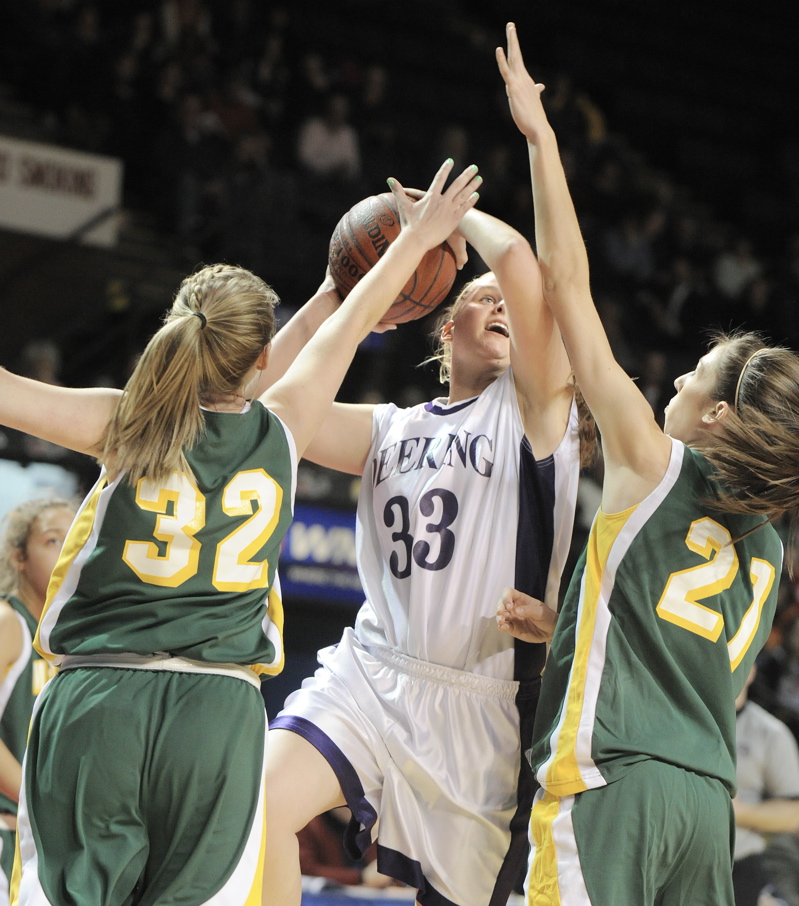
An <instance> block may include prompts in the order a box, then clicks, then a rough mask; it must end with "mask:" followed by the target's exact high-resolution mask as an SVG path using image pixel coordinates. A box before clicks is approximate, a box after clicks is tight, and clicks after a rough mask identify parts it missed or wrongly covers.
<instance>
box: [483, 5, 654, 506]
mask: <svg viewBox="0 0 799 906" xmlns="http://www.w3.org/2000/svg"><path fill="white" fill-rule="evenodd" d="M507 40H508V52H507V56H506V54H505V53H504V51H503V50H502V48H497V62H498V64H499V69H500V72H501V73H502V77H503V79H504V80H505V85H506V88H507V94H508V101H509V103H510V109H511V114H512V116H513V119H514V122H515V123H516V125H517V126H518V128H519V130H520V131H521V132H522V133H523V134H524V136H525V137H526V139H527V146H528V153H529V157H530V172H531V176H532V183H533V198H534V204H535V224H536V246H537V249H538V258H539V263H540V265H541V272H542V274H543V285H544V297H545V299H546V301H547V304H548V305H549V306H550V308H551V309H552V312H553V314H554V316H555V318H556V320H557V322H558V325H559V327H560V331H561V333H562V335H563V339H564V342H565V344H566V350H567V352H568V355H569V359H570V360H571V365H572V368H573V369H574V373H575V375H576V377H577V382H578V383H579V385H580V389H581V390H582V392H583V395H584V396H585V399H586V402H587V403H588V405H589V407H590V408H591V411H592V412H593V414H594V418H595V419H596V422H597V425H598V427H599V430H600V432H601V434H602V447H603V452H604V457H605V482H604V487H603V499H602V502H603V507H604V509H605V510H606V511H607V512H615V511H618V510H620V509H624V508H626V507H628V506H632V505H633V504H635V503H638V502H640V500H642V499H643V498H644V497H645V496H646V495H647V494H648V493H649V491H651V489H652V488H653V487H654V486H655V485H656V484H657V483H658V481H659V480H660V479H661V477H662V476H663V473H664V472H665V469H666V466H667V464H668V460H669V455H670V449H671V443H670V441H669V439H668V438H667V437H666V436H665V435H664V434H663V433H662V432H661V431H660V429H659V428H658V426H657V424H656V422H655V419H654V415H653V413H652V409H651V407H650V406H649V404H648V403H647V401H646V399H645V398H644V397H643V395H642V394H641V393H640V392H639V391H638V389H637V387H636V386H635V384H634V383H633V382H632V381H631V380H630V379H629V377H628V376H627V375H626V374H625V372H624V370H623V369H622V368H621V366H620V365H619V364H618V363H617V362H616V360H615V358H614V357H613V352H612V350H611V348H610V344H609V342H608V339H607V336H606V335H605V330H604V328H603V326H602V322H601V321H600V319H599V315H598V314H597V311H596V308H595V307H594V302H593V299H592V298H591V290H590V285H589V271H588V256H587V254H586V251H585V245H584V243H583V238H582V235H581V233H580V226H579V223H578V221H577V215H576V213H575V210H574V204H573V203H572V199H571V195H570V193H569V188H568V185H567V183H566V175H565V173H564V170H563V165H562V163H561V160H560V155H559V153H558V145H557V141H556V138H555V133H554V131H553V130H552V127H551V126H550V124H549V122H548V120H547V118H546V114H545V113H544V108H543V105H542V103H541V92H542V91H543V89H544V86H543V85H539V84H536V83H535V82H534V81H533V79H532V78H531V77H530V75H529V74H528V72H527V70H526V69H525V66H524V60H523V58H522V54H521V50H520V48H519V40H518V37H517V34H516V27H515V26H514V25H513V24H512V23H511V24H509V25H508V26H507Z"/></svg>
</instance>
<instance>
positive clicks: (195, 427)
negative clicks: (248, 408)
mask: <svg viewBox="0 0 799 906" xmlns="http://www.w3.org/2000/svg"><path fill="white" fill-rule="evenodd" d="M277 302H278V299H277V295H276V294H275V292H274V290H272V289H271V287H269V286H268V285H267V284H266V283H264V281H263V280H261V279H260V278H259V277H256V276H255V275H254V274H252V273H251V272H250V271H247V270H244V269H243V268H240V267H231V266H229V265H222V264H217V265H211V266H208V267H204V268H202V269H201V270H199V271H198V272H197V273H195V274H192V275H191V276H189V277H187V278H186V279H185V280H184V281H183V282H182V283H181V285H180V289H179V290H178V293H177V295H176V297H175V301H174V303H173V305H172V308H171V309H170V310H169V312H168V313H167V315H166V318H165V320H164V325H163V326H162V327H161V329H160V330H159V331H158V332H157V333H156V334H155V335H154V336H153V337H152V339H151V340H150V342H149V343H148V344H147V346H146V348H145V350H144V352H143V353H142V355H141V358H140V359H139V361H138V364H137V365H136V368H135V370H134V372H133V374H132V375H131V378H130V380H129V381H128V383H127V386H126V387H125V391H124V394H123V396H122V398H121V400H120V402H119V405H118V406H117V409H116V412H115V413H114V416H113V418H112V419H111V421H110V422H109V425H108V428H107V429H106V433H105V437H104V438H103V447H102V449H103V453H102V456H101V457H100V459H101V462H103V463H104V464H105V465H106V467H107V468H108V469H109V472H111V473H112V474H118V473H120V472H125V473H127V478H128V480H129V481H130V482H131V483H132V484H135V483H136V482H137V481H138V480H139V479H140V478H142V477H144V476H146V477H147V478H150V479H152V480H154V481H162V480H164V479H165V478H166V477H167V476H168V475H169V474H170V473H172V472H173V471H183V472H187V473H190V470H189V467H188V463H187V462H186V457H185V455H184V450H187V449H191V447H193V446H194V444H195V443H197V441H198V440H199V438H200V437H201V436H202V433H203V430H204V424H205V422H204V418H203V413H202V410H201V408H200V406H201V405H202V404H203V403H204V402H208V401H209V400H211V399H219V398H225V397H234V396H235V395H236V393H237V392H239V391H240V390H241V389H242V383H243V381H244V377H245V375H246V374H247V372H248V371H249V370H250V368H252V366H253V365H254V364H255V361H256V359H257V358H258V356H259V355H260V353H261V351H262V350H263V348H264V347H265V346H266V345H267V344H268V343H269V342H271V339H272V336H273V334H274V329H275V315H274V307H275V305H276V304H277Z"/></svg>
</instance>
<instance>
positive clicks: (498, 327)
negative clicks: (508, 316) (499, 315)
mask: <svg viewBox="0 0 799 906" xmlns="http://www.w3.org/2000/svg"><path fill="white" fill-rule="evenodd" d="M486 330H490V331H491V332H492V333H498V334H499V335H500V336H502V337H506V338H507V337H509V336H510V334H509V333H508V328H507V327H506V326H505V325H504V324H500V323H499V322H497V323H496V324H489V325H488V327H487V328H486Z"/></svg>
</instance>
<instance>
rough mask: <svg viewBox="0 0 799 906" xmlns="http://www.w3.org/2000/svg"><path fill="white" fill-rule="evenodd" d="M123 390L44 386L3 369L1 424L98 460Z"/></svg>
mask: <svg viewBox="0 0 799 906" xmlns="http://www.w3.org/2000/svg"><path fill="white" fill-rule="evenodd" d="M121 395H122V391H121V390H111V389H109V388H106V387H88V388H86V389H85V390H81V389H75V388H72V387H58V386H56V385H54V384H44V383H42V382H41V381H34V380H31V379H30V378H26V377H21V376H20V375H17V374H12V373H11V372H10V371H6V370H5V369H4V368H0V424H3V425H5V426H6V427H7V428H15V429H16V430H17V431H24V432H25V433H26V434H33V435H34V436H35V437H40V438H41V439H42V440H49V441H50V442H51V443H54V444H58V445H59V446H61V447H67V448H68V449H70V450H75V451H77V452H78V453H88V454H89V455H92V456H97V455H98V454H99V453H100V447H99V444H100V439H101V438H102V436H103V432H104V431H105V427H106V425H107V424H108V422H109V420H110V419H111V416H112V415H113V413H114V410H115V409H116V405H117V402H118V401H119V398H120V396H121Z"/></svg>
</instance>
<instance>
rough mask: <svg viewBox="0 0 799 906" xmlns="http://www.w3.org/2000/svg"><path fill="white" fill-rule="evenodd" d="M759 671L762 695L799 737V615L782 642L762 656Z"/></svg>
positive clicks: (773, 710)
mask: <svg viewBox="0 0 799 906" xmlns="http://www.w3.org/2000/svg"><path fill="white" fill-rule="evenodd" d="M758 671H759V680H760V681H759V682H758V692H759V696H760V698H761V699H764V701H765V702H766V704H767V706H768V709H769V711H771V712H772V713H773V714H775V715H776V716H777V717H779V719H780V720H782V721H784V723H786V724H787V725H788V727H789V728H790V730H791V732H792V733H793V735H794V736H795V737H796V738H797V739H799V617H797V618H794V619H793V620H792V621H791V622H790V623H788V625H787V626H786V627H785V629H784V630H783V635H782V642H781V644H780V645H778V646H777V647H776V648H773V649H771V650H767V651H765V652H764V653H763V654H762V655H761V657H760V660H759V663H758ZM766 696H767V697H766Z"/></svg>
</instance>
